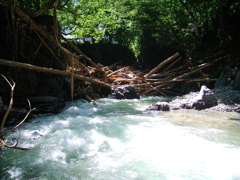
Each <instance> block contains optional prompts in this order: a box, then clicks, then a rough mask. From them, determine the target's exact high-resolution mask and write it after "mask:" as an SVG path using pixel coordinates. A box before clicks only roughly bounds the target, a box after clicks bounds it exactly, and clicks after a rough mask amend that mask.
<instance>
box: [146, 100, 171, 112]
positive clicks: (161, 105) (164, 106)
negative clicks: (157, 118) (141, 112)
mask: <svg viewBox="0 0 240 180" xmlns="http://www.w3.org/2000/svg"><path fill="white" fill-rule="evenodd" d="M146 110H148V111H149V110H150V111H169V110H170V108H169V105H168V103H167V102H158V103H156V104H153V105H152V106H149V107H148V108H147V109H146Z"/></svg>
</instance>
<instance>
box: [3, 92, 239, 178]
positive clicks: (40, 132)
mask: <svg viewBox="0 0 240 180" xmlns="http://www.w3.org/2000/svg"><path fill="white" fill-rule="evenodd" d="M159 100H162V101H164V99H163V98H162V97H157V98H156V97H144V98H142V99H141V100H126V101H124V100H110V99H101V100H98V104H99V105H100V106H101V107H102V108H96V107H94V106H92V104H90V103H82V102H81V101H76V102H74V103H69V104H67V107H66V108H65V109H64V110H63V111H62V113H60V114H58V115H44V116H42V117H38V118H35V119H33V120H32V121H30V122H28V123H25V124H24V125H23V126H22V127H21V139H20V141H19V142H20V143H19V146H22V147H32V148H33V149H32V150H30V151H19V150H13V149H8V150H4V151H2V155H3V156H4V158H3V159H1V160H0V161H1V165H0V166H1V170H0V177H1V179H34V178H35V179H184V180H185V179H216V180H219V179H220V180H221V179H224V180H225V179H238V178H240V156H239V154H240V143H239V137H240V131H239V129H240V123H239V122H238V121H229V120H228V119H227V118H225V117H222V118H219V117H212V116H211V117H210V116H209V115H207V114H204V113H203V114H201V113H196V111H195V112H193V113H192V111H187V115H186V112H181V111H174V112H146V111H144V110H145V109H146V108H145V106H146V105H147V104H148V105H149V104H151V103H155V101H159ZM201 119H202V120H201ZM12 137H18V131H16V132H14V133H12V134H10V135H9V137H8V139H11V138H12Z"/></svg>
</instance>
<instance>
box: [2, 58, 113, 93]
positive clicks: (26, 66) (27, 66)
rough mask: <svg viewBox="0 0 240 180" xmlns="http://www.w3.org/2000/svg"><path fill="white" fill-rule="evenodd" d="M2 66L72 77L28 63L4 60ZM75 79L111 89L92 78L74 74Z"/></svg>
mask: <svg viewBox="0 0 240 180" xmlns="http://www.w3.org/2000/svg"><path fill="white" fill-rule="evenodd" d="M0 64H2V65H6V66H13V67H20V68H24V69H30V70H34V71H37V72H47V73H51V74H58V75H62V76H68V77H71V75H72V74H71V73H69V72H66V71H61V70H58V69H52V68H45V67H40V66H35V65H31V64H26V63H20V62H15V61H8V60H4V59H0ZM74 78H76V79H80V80H82V81H87V82H90V83H92V84H97V85H99V86H106V87H109V88H110V85H109V84H106V83H104V82H101V81H97V80H94V79H92V78H89V77H85V76H82V75H78V74H74Z"/></svg>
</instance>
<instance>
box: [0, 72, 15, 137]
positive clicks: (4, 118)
mask: <svg viewBox="0 0 240 180" xmlns="http://www.w3.org/2000/svg"><path fill="white" fill-rule="evenodd" d="M2 77H3V78H4V79H5V80H6V81H7V83H8V84H9V86H10V87H11V98H10V102H9V106H8V110H7V112H6V113H5V115H4V117H3V119H2V123H1V127H0V133H1V132H2V129H3V126H4V124H5V122H6V120H7V117H8V115H9V113H10V111H11V109H12V105H13V93H14V88H15V82H14V81H13V80H12V79H11V80H12V83H13V84H11V83H10V82H9V81H8V79H7V78H6V77H5V76H4V75H2Z"/></svg>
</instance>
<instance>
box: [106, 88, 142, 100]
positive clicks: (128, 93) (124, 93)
mask: <svg viewBox="0 0 240 180" xmlns="http://www.w3.org/2000/svg"><path fill="white" fill-rule="evenodd" d="M109 97H110V98H114V99H140V97H139V94H138V93H136V91H135V89H134V87H132V86H124V87H118V88H116V89H112V92H111V94H110V95H109Z"/></svg>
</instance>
